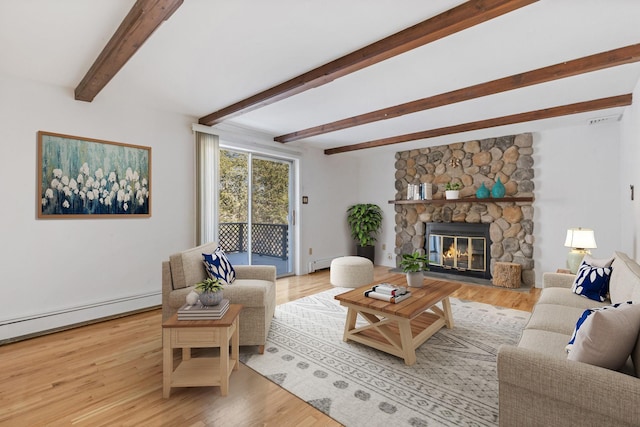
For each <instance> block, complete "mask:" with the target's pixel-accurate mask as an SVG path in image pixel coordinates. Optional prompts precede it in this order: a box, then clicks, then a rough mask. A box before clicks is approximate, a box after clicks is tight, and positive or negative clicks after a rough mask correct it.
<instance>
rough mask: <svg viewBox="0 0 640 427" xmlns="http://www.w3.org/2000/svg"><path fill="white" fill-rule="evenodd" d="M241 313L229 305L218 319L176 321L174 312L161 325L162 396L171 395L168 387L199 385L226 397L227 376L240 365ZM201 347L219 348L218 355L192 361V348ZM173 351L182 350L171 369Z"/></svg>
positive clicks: (240, 308) (235, 307) (237, 305)
mask: <svg viewBox="0 0 640 427" xmlns="http://www.w3.org/2000/svg"><path fill="white" fill-rule="evenodd" d="M241 310H242V305H240V304H231V305H229V309H228V310H227V312H226V313H225V315H224V317H223V318H222V319H220V320H178V314H177V313H176V314H174V315H173V316H171V317H170V318H169V319H167V320H166V321H165V322H164V323H163V324H162V397H164V398H168V397H169V396H170V394H171V387H202V386H220V394H221V395H222V396H226V395H227V393H228V392H229V376H231V372H232V371H237V370H238V367H239V365H240V363H239V359H238V355H239V348H240V339H239V330H240V329H239V318H238V314H240V311H241ZM229 345H231V357H229ZM204 347H220V356H219V357H195V358H191V348H204ZM175 348H181V349H182V361H181V362H180V363H179V364H178V366H177V367H176V368H175V370H174V367H173V350H174V349H175ZM216 362H218V363H216Z"/></svg>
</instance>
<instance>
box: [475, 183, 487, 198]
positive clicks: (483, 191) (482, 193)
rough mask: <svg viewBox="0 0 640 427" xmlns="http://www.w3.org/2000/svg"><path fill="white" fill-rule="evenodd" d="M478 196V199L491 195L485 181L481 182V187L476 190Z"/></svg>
mask: <svg viewBox="0 0 640 427" xmlns="http://www.w3.org/2000/svg"><path fill="white" fill-rule="evenodd" d="M476 197H477V198H478V199H486V198H487V197H489V189H488V188H487V187H485V186H484V182H483V183H482V184H480V188H478V189H477V190H476Z"/></svg>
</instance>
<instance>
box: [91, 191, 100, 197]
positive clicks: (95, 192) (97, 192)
mask: <svg viewBox="0 0 640 427" xmlns="http://www.w3.org/2000/svg"><path fill="white" fill-rule="evenodd" d="M92 193H93V198H94V199H97V198H98V197H100V192H99V191H98V189H94V190H93V191H92Z"/></svg>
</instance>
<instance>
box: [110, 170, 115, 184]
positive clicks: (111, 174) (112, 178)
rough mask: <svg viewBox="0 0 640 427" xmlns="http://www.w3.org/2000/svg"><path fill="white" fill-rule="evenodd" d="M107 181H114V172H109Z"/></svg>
mask: <svg viewBox="0 0 640 427" xmlns="http://www.w3.org/2000/svg"><path fill="white" fill-rule="evenodd" d="M109 182H116V173H115V172H109Z"/></svg>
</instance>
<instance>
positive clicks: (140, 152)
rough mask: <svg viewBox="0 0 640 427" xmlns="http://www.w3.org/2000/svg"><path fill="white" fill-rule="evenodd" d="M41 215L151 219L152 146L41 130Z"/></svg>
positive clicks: (39, 137) (39, 150)
mask: <svg viewBox="0 0 640 427" xmlns="http://www.w3.org/2000/svg"><path fill="white" fill-rule="evenodd" d="M37 151H38V154H37V156H38V166H37V169H38V190H37V191H38V193H37V213H38V218H39V219H58V218H66V219H68V218H74V219H90V218H149V217H150V216H151V147H144V146H140V145H132V144H124V143H120V142H112V141H103V140H99V139H93V138H85V137H79V136H72V135H64V134H57V133H51V132H45V131H38V149H37Z"/></svg>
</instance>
